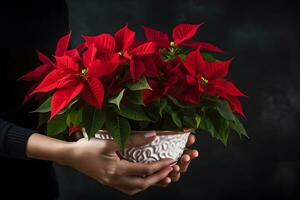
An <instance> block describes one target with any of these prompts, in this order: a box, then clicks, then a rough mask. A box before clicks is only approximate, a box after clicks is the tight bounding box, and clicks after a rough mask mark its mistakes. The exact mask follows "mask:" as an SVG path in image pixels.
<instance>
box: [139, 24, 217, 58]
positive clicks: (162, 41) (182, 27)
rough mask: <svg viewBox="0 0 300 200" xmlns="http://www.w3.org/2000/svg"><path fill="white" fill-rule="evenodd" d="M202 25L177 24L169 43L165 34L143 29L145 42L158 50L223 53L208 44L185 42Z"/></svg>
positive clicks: (146, 28)
mask: <svg viewBox="0 0 300 200" xmlns="http://www.w3.org/2000/svg"><path fill="white" fill-rule="evenodd" d="M202 24H203V23H202ZM202 24H196V25H193V24H179V25H177V26H175V28H174V29H173V32H172V37H173V41H170V39H169V36H168V34H166V33H163V32H161V31H158V30H155V29H152V28H148V27H143V28H144V32H145V36H146V38H147V40H148V41H153V42H155V43H156V44H157V46H158V47H159V48H171V47H176V46H189V47H195V48H201V49H202V50H205V51H211V52H216V53H221V52H223V51H222V50H221V49H219V48H218V47H216V46H214V45H212V44H210V43H206V42H192V41H189V42H186V41H187V40H189V39H191V38H192V37H193V36H194V35H195V34H196V32H197V30H198V29H199V27H200V26H201V25H202Z"/></svg>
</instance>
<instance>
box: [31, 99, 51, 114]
mask: <svg viewBox="0 0 300 200" xmlns="http://www.w3.org/2000/svg"><path fill="white" fill-rule="evenodd" d="M51 100H52V97H49V98H48V99H47V100H46V101H45V102H44V103H42V104H41V105H40V106H39V107H38V108H37V109H36V110H34V111H32V112H31V113H47V112H50V111H51Z"/></svg>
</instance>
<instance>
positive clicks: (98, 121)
mask: <svg viewBox="0 0 300 200" xmlns="http://www.w3.org/2000/svg"><path fill="white" fill-rule="evenodd" d="M82 122H83V127H84V128H85V130H86V132H87V134H88V136H89V138H90V137H93V136H94V135H95V134H96V133H97V132H98V130H99V129H101V128H102V126H103V124H104V122H105V111H104V110H102V111H100V110H99V109H97V108H94V107H91V106H85V107H84V109H83V113H82Z"/></svg>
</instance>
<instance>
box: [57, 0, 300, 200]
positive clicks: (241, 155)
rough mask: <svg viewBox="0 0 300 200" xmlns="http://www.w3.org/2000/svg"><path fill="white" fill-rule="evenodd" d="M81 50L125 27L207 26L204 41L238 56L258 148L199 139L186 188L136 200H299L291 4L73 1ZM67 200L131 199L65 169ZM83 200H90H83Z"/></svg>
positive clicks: (252, 143) (295, 27)
mask: <svg viewBox="0 0 300 200" xmlns="http://www.w3.org/2000/svg"><path fill="white" fill-rule="evenodd" d="M68 4H69V10H70V23H71V29H72V31H73V36H74V38H73V39H74V42H78V41H80V35H81V34H83V33H85V34H90V35H94V34H99V33H102V32H114V31H116V30H117V28H119V27H121V26H122V25H124V24H125V23H129V25H130V27H132V28H134V29H138V30H139V32H138V37H140V38H141V37H142V32H141V29H140V28H139V27H140V25H146V26H150V27H154V28H157V29H161V30H163V31H169V30H171V28H172V27H173V26H174V25H175V24H177V23H181V22H187V23H199V22H202V21H205V25H204V26H203V27H202V28H201V30H200V32H199V34H198V36H199V38H200V39H201V41H209V42H214V43H215V44H217V45H218V46H220V47H221V48H223V49H225V50H226V52H227V54H226V56H227V57H228V56H235V60H234V62H233V64H232V68H231V72H230V73H231V74H230V79H231V80H233V82H235V83H236V84H237V85H238V86H239V87H240V88H241V89H242V90H243V91H245V92H246V93H247V94H248V96H249V98H247V99H243V100H242V102H243V104H244V107H245V112H246V115H247V116H248V120H246V121H245V123H246V127H247V130H248V133H249V135H250V137H251V139H250V140H243V141H239V139H238V137H237V136H232V137H231V138H230V142H229V144H228V147H227V148H224V147H223V146H222V144H221V143H220V142H218V141H215V140H212V139H211V138H210V137H209V136H208V135H207V134H200V135H198V136H197V144H196V145H195V148H197V149H199V150H200V151H201V156H200V158H198V159H197V160H195V161H194V162H193V163H192V165H191V167H190V169H189V171H188V173H186V174H185V175H184V176H183V177H182V180H181V181H180V182H179V183H176V184H171V185H170V186H169V187H168V188H166V189H158V188H153V189H151V190H149V191H147V192H145V193H143V194H140V195H137V196H136V197H135V199H154V198H156V199H163V198H164V197H165V198H164V199H171V198H172V199H173V200H175V199H236V198H237V199H244V200H246V199H268V198H276V199H278V198H279V199H296V198H298V199H299V192H298V191H297V189H298V187H297V186H298V185H299V173H300V171H299V169H300V162H299V155H300V154H299V152H300V151H299V146H298V145H299V142H300V135H299V121H300V112H299V111H300V93H299V88H300V78H299V75H300V73H299V72H300V68H299V64H298V62H299V59H298V57H299V36H300V34H299V32H300V31H299V20H297V19H296V18H297V12H298V11H297V10H296V6H295V5H294V4H293V3H291V2H289V1H284V0H282V1H265V2H264V1H256V0H252V1H233V0H229V1H225V0H219V1H217V0H186V1H183V0H180V1H179V0H172V1H163V0H160V1H154V0H144V1H142V0H131V1H124V0H123V1H122V0H115V1H112V0H103V1H97V0H89V1H80V0H70V1H69V2H68ZM57 174H58V180H59V183H60V188H61V197H62V199H76V198H75V196H78V195H82V196H81V197H90V198H91V199H108V198H111V199H117V198H122V199H125V197H124V196H123V195H121V194H120V193H117V192H114V191H113V190H110V189H107V188H104V187H103V186H101V185H98V184H96V183H95V182H94V181H91V180H90V179H88V178H87V177H84V176H82V175H79V174H78V173H76V172H73V171H71V170H69V169H64V168H61V167H59V166H58V167H57ZM77 199H82V198H77Z"/></svg>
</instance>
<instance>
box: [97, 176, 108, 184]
mask: <svg viewBox="0 0 300 200" xmlns="http://www.w3.org/2000/svg"><path fill="white" fill-rule="evenodd" d="M99 182H100V183H101V184H103V185H110V184H111V180H110V179H109V178H108V177H104V178H103V177H101V179H99Z"/></svg>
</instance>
